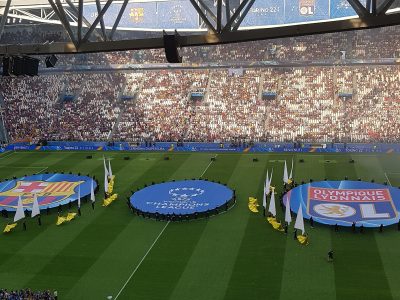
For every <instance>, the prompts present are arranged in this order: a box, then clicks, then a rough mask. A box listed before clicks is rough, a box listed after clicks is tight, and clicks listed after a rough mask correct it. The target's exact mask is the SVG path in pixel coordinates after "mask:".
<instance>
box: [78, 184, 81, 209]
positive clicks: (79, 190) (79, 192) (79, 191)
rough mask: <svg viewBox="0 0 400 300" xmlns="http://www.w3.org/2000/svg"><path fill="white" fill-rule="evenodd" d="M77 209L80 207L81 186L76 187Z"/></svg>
mask: <svg viewBox="0 0 400 300" xmlns="http://www.w3.org/2000/svg"><path fill="white" fill-rule="evenodd" d="M78 207H79V208H80V207H81V186H80V185H78Z"/></svg>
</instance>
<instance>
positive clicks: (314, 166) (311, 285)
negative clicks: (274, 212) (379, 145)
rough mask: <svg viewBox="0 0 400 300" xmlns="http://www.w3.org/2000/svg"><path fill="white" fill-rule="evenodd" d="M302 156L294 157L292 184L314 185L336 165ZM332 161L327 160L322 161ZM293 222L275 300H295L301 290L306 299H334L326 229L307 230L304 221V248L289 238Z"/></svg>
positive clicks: (290, 229)
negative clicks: (279, 287) (305, 242)
mask: <svg viewBox="0 0 400 300" xmlns="http://www.w3.org/2000/svg"><path fill="white" fill-rule="evenodd" d="M306 156H307V155H303V154H300V155H297V156H296V165H295V170H296V172H295V173H294V175H295V180H296V182H299V181H301V180H306V181H309V179H310V178H312V179H313V180H315V181H319V180H323V179H324V178H325V177H327V174H329V173H330V172H329V170H332V169H334V168H336V164H321V163H320V162H319V161H318V160H313V159H307V158H306ZM308 158H310V157H309V156H308ZM299 159H304V161H305V162H304V163H300V162H299ZM332 159H333V158H332V157H329V158H326V159H325V160H330V161H331V160H332ZM282 218H283V216H282ZM294 221H295V215H294V218H293V222H292V223H291V225H290V226H289V233H288V235H287V236H286V246H285V248H284V250H283V251H284V253H285V255H284V263H283V272H282V282H281V290H280V296H279V299H288V300H289V299H293V298H296V297H297V296H298V293H299V291H301V290H302V289H303V288H304V287H305V286H307V295H308V297H309V298H310V299H322V298H323V299H325V300H330V299H336V293H335V274H334V270H333V266H332V265H331V264H328V263H327V262H326V260H325V254H326V252H327V251H328V249H330V248H331V243H332V241H331V235H330V230H329V228H327V227H326V226H318V225H315V226H316V228H315V229H311V228H310V226H309V223H308V222H307V221H305V228H306V232H307V233H308V234H309V236H310V244H309V245H308V246H307V247H304V246H302V245H300V244H299V243H298V241H297V240H294V238H293V231H294V228H293V226H294ZM271 230H272V229H271Z"/></svg>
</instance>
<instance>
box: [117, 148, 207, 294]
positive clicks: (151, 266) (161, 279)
mask: <svg viewBox="0 0 400 300" xmlns="http://www.w3.org/2000/svg"><path fill="white" fill-rule="evenodd" d="M204 158H206V160H205V159H204ZM209 160H210V155H209V154H208V155H206V156H204V155H203V156H198V155H191V157H190V159H188V160H187V162H186V163H185V164H183V165H182V166H181V167H180V168H179V170H177V171H176V172H175V173H174V174H173V175H171V178H170V179H172V178H175V179H182V178H193V177H198V176H199V175H200V174H201V172H202V171H203V170H204V168H205V167H206V166H207V165H208V161H209ZM199 163H201V165H202V169H201V170H200V171H199V170H198V167H197V168H193V166H196V165H197V166H200V164H199ZM209 170H210V169H209ZM149 222H154V221H153V220H149ZM206 223H207V220H199V221H193V222H185V223H179V224H177V223H171V224H170V225H169V227H168V229H167V230H166V231H165V232H164V234H163V236H162V237H161V238H160V239H159V241H158V242H157V245H156V247H154V248H153V249H152V251H151V252H150V254H149V255H148V256H147V258H146V260H145V261H143V263H142V265H141V267H140V268H139V269H138V270H137V272H136V273H135V276H134V278H132V280H131V281H130V282H129V283H128V284H127V285H126V287H125V288H124V290H123V291H122V293H121V294H120V297H121V298H123V299H127V298H134V299H165V298H168V295H169V293H170V292H171V289H172V288H173V287H174V285H175V282H176V281H177V280H178V278H179V276H180V274H181V273H182V269H183V268H184V266H185V265H186V262H187V259H188V257H189V256H190V254H191V253H192V251H193V247H195V245H196V243H197V240H198V237H199V236H200V235H201V232H202V231H203V229H204V226H205V224H206ZM188 230H189V232H190V234H189V235H187V234H185V233H186V232H188ZM168 253H170V255H167V256H166V254H168ZM177 254H179V255H177ZM131 270H132V269H130V270H129V272H131ZM127 276H128V275H127ZM150 278H151V279H150ZM124 280H126V278H125V279H124ZM121 284H122V283H121ZM119 288H120V286H119V287H118V289H119ZM117 291H118V290H117Z"/></svg>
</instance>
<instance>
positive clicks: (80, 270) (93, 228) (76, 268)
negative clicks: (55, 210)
mask: <svg viewBox="0 0 400 300" xmlns="http://www.w3.org/2000/svg"><path fill="white" fill-rule="evenodd" d="M117 162H118V164H117ZM131 162H132V163H133V162H134V161H131ZM179 163H181V162H180V161H176V162H175V163H173V164H171V167H175V168H177V167H178V166H179ZM98 164H99V165H100V166H99V167H98V168H99V170H102V169H103V166H102V164H101V162H98ZM130 165H131V164H130V163H128V164H127V163H126V162H125V161H123V160H118V161H114V164H113V169H114V174H116V182H118V174H121V173H124V172H125V170H124V169H126V168H128V167H129V166H130ZM154 168H159V165H155V166H154ZM148 171H149V170H147V172H148ZM125 188H126V189H129V186H128V185H127V186H125ZM124 202H125V201H124V200H122V201H121V200H120V201H117V202H116V203H115V205H112V206H110V207H107V208H103V209H101V210H100V209H98V211H99V213H97V215H96V217H95V218H94V219H92V220H91V222H90V223H88V224H87V225H86V226H85V227H84V228H82V230H81V231H80V232H79V234H77V235H76V236H75V237H74V238H73V239H72V240H70V241H69V243H68V244H66V245H65V247H64V248H63V249H61V250H60V251H59V252H58V253H57V254H56V255H55V256H54V257H53V258H52V259H51V260H50V261H49V262H48V263H47V264H46V265H44V266H43V268H42V269H41V270H40V271H39V272H38V273H37V274H36V276H35V277H34V278H33V279H32V280H31V281H30V282H28V283H27V285H28V286H37V288H38V289H43V288H45V286H47V285H48V284H49V282H50V283H52V284H51V285H52V286H58V290H59V291H60V294H61V295H66V293H67V292H68V291H69V290H70V289H71V288H72V287H73V286H74V285H75V283H76V282H77V281H78V280H79V278H80V277H81V276H82V275H84V274H85V272H86V271H87V270H88V269H89V268H90V267H91V265H92V264H93V263H95V261H96V260H97V259H98V257H99V256H100V255H101V253H102V252H103V251H104V250H105V249H106V248H107V247H108V246H109V245H110V243H112V241H113V240H114V239H115V238H117V236H118V234H119V233H120V232H121V231H122V230H123V229H124V228H125V227H126V226H127V224H128V223H129V221H131V220H132V219H129V220H127V219H125V218H121V209H122V213H123V214H125V213H126V214H128V212H129V210H128V209H127V207H126V204H125V203H124ZM71 225H73V224H71ZM71 225H70V226H71ZM67 227H68V226H65V227H63V228H59V229H58V230H60V231H62V230H68V229H69V228H67ZM60 233H61V234H62V232H60ZM65 260H68V261H69V268H68V270H64V271H63V272H62V273H61V275H60V277H58V278H54V274H57V272H59V270H60V267H61V266H62V265H63V264H64V261H65Z"/></svg>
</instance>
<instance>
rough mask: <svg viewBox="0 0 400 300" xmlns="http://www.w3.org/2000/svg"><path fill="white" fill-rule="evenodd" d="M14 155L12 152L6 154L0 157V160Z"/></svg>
mask: <svg viewBox="0 0 400 300" xmlns="http://www.w3.org/2000/svg"><path fill="white" fill-rule="evenodd" d="M14 153H15V151H12V152H11V153H7V154H6V155H4V156H2V157H0V159H3V158H7V157H9V156H11V155H13V154H14Z"/></svg>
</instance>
